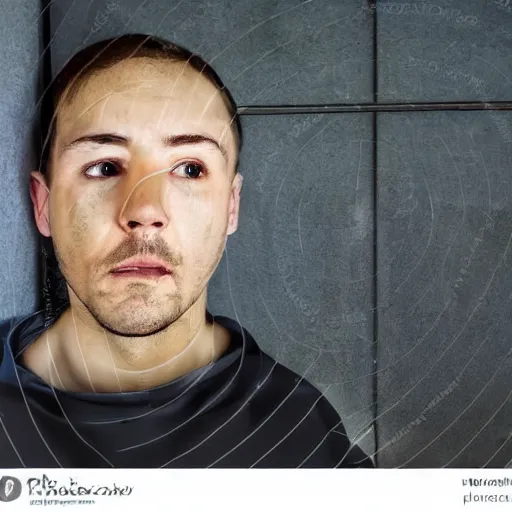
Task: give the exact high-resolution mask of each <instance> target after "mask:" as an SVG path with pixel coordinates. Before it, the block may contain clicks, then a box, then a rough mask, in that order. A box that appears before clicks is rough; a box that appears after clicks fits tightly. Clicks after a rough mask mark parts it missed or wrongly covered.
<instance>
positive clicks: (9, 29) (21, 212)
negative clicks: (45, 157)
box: [0, 0, 41, 321]
mask: <svg viewBox="0 0 512 512" xmlns="http://www.w3.org/2000/svg"><path fill="white" fill-rule="evenodd" d="M39 9H40V6H39V2H38V1H37V0H3V2H2V30H0V45H1V48H2V51H1V52H0V70H2V71H1V73H0V91H1V92H2V101H1V102H0V119H1V123H2V130H0V148H1V152H0V166H1V178H2V191H1V196H2V197H1V200H0V215H1V218H2V221H3V222H2V223H0V239H1V240H2V244H1V248H0V283H2V286H1V287H0V308H1V309H0V321H1V320H5V319H9V318H11V317H13V316H23V315H25V314H28V313H31V312H33V311H34V310H35V309H36V307H37V302H38V298H39V291H38V288H39V287H38V249H37V240H38V238H37V229H36V228H35V223H34V220H33V219H34V215H33V213H32V204H31V201H30V196H29V173H30V171H32V170H35V166H36V159H35V156H34V152H33V151H32V149H33V138H32V135H33V134H32V125H33V122H34V120H35V119H36V118H37V117H36V111H35V107H36V103H37V100H38V97H37V95H38V91H37V84H38V65H39V54H40V33H41V30H40V25H39Z"/></svg>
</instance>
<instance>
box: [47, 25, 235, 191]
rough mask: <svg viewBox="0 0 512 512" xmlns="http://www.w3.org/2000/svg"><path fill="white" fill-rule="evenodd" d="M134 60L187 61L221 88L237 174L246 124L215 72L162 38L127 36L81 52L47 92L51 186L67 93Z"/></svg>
mask: <svg viewBox="0 0 512 512" xmlns="http://www.w3.org/2000/svg"><path fill="white" fill-rule="evenodd" d="M134 57H148V58H152V59H157V60H169V61H171V62H186V63H188V64H189V65H190V66H192V68H193V69H195V70H196V71H198V72H199V73H201V74H202V75H204V76H205V78H207V79H208V80H209V81H210V82H211V83H213V84H214V85H215V86H216V87H217V89H218V90H219V91H220V92H221V95H222V99H223V100H224V103H225V105H226V108H227V110H228V113H229V115H230V117H231V127H232V130H233V135H234V137H235V143H236V147H237V160H236V166H235V172H237V171H238V162H239V157H240V151H241V149H242V125H241V123H240V117H239V114H238V111H237V105H236V103H235V100H234V99H233V96H232V95H231V93H230V91H229V89H228V88H227V87H226V86H225V85H224V84H223V82H222V80H221V79H220V77H219V75H218V74H217V73H216V72H215V70H214V69H213V68H212V67H211V66H210V65H209V64H208V63H207V62H206V61H205V60H204V59H203V58H202V57H200V56H199V55H197V54H195V53H193V52H191V51H189V50H187V49H186V48H183V47H182V46H179V45H177V44H175V43H172V42H170V41H167V40H165V39H162V38H160V37H156V36H152V35H147V34H125V35H122V36H120V37H115V38H111V39H105V40H103V41H99V42H97V43H93V44H91V45H89V46H87V47H86V48H84V49H82V50H80V51H79V52H78V53H76V54H75V55H74V56H73V57H71V59H70V60H69V61H68V62H67V63H66V65H65V66H64V67H63V68H62V69H61V71H60V72H59V73H58V74H57V76H56V77H55V79H54V80H53V81H52V83H51V85H50V86H49V87H48V89H47V91H46V92H45V96H44V98H43V101H44V102H45V105H46V111H48V112H51V119H46V120H45V119H43V120H42V126H43V146H42V149H41V160H40V166H39V170H40V171H41V173H43V174H44V175H45V176H46V179H47V181H48V184H50V182H51V178H52V177H51V176H50V172H49V168H50V156H51V149H52V146H53V143H54V141H55V135H56V126H57V111H56V109H57V108H58V106H59V102H60V100H61V99H62V97H63V94H64V93H65V92H66V96H67V97H72V96H73V95H74V94H75V93H76V92H77V91H78V90H79V88H80V87H81V86H82V85H83V84H84V83H85V81H86V80H87V78H89V77H91V76H92V75H94V74H95V73H97V72H98V71H100V70H102V69H106V68H109V67H111V66H113V65H115V64H117V63H119V62H121V61H123V60H127V59H130V58H134ZM48 103H50V108H48Z"/></svg>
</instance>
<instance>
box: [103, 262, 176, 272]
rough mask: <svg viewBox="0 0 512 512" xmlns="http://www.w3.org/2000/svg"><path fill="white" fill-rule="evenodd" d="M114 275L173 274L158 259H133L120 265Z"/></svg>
mask: <svg viewBox="0 0 512 512" xmlns="http://www.w3.org/2000/svg"><path fill="white" fill-rule="evenodd" d="M112 273H114V274H119V273H142V274H148V273H149V274H160V275H164V274H171V273H172V271H171V268H170V267H169V266H168V265H167V264H166V263H164V262H162V261H160V260H158V259H156V258H143V259H142V258H132V259H130V260H126V261H124V262H123V263H121V264H120V265H118V266H117V267H116V268H115V269H114V270H112Z"/></svg>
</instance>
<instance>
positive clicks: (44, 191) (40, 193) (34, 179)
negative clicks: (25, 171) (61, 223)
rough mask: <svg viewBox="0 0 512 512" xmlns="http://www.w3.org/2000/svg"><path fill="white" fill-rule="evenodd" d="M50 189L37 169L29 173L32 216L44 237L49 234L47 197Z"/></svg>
mask: <svg viewBox="0 0 512 512" xmlns="http://www.w3.org/2000/svg"><path fill="white" fill-rule="evenodd" d="M49 195H50V191H49V190H48V187H47V186H46V179H45V177H44V176H43V175H42V174H41V172H39V171H34V172H31V173H30V198H31V199H32V203H33V205H34V217H35V219H36V224H37V229H39V232H40V233H41V234H42V235H43V236H46V237H50V236H51V232H50V221H49V213H48V199H49Z"/></svg>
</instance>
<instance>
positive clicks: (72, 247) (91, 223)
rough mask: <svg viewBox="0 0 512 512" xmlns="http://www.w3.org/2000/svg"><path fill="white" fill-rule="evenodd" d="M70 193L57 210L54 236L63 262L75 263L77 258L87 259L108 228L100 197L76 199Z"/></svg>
mask: <svg viewBox="0 0 512 512" xmlns="http://www.w3.org/2000/svg"><path fill="white" fill-rule="evenodd" d="M69 196H71V199H69V200H67V201H66V200H63V201H62V202H61V203H59V204H60V205H61V206H60V207H59V208H58V210H56V211H55V220H56V225H57V229H56V232H57V233H56V236H55V238H56V239H58V240H57V241H58V245H59V247H60V252H61V257H62V258H63V259H64V262H65V263H66V264H68V265H72V264H73V263H74V262H75V261H77V259H78V260H81V261H83V260H87V256H88V253H90V252H91V251H93V250H94V247H96V246H97V244H98V243H97V241H98V240H99V239H100V238H102V236H101V231H102V228H103V229H105V228H106V226H108V223H107V222H106V218H105V213H102V212H101V209H100V201H99V197H96V198H95V197H85V196H81V197H79V198H76V197H73V196H72V195H71V194H69V193H68V197H69ZM102 219H103V220H102ZM103 238H104V237H103ZM95 240H96V242H95ZM86 249H87V250H86Z"/></svg>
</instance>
